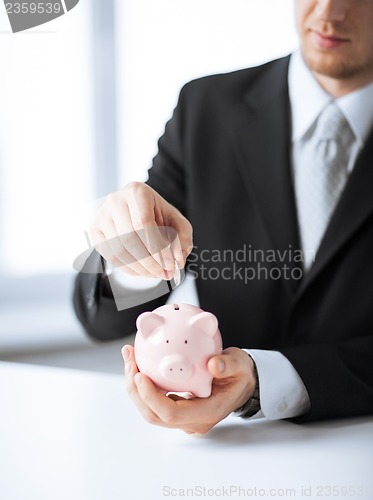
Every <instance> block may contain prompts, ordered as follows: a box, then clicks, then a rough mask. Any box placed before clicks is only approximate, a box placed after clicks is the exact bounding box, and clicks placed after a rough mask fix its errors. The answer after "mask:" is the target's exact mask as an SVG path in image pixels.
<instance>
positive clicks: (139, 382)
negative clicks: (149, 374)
mask: <svg viewBox="0 0 373 500" xmlns="http://www.w3.org/2000/svg"><path fill="white" fill-rule="evenodd" d="M135 384H136V385H137V386H139V385H141V384H142V376H141V375H140V373H136V375H135Z"/></svg>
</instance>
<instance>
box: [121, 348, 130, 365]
mask: <svg viewBox="0 0 373 500" xmlns="http://www.w3.org/2000/svg"><path fill="white" fill-rule="evenodd" d="M122 356H123V359H124V361H126V362H127V361H128V360H129V359H130V352H129V350H128V349H127V347H123V349H122Z"/></svg>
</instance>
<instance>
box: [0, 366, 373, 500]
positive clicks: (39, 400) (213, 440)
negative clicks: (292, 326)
mask: <svg viewBox="0 0 373 500" xmlns="http://www.w3.org/2000/svg"><path fill="white" fill-rule="evenodd" d="M372 472H373V418H359V419H354V420H341V421H332V422H321V423H317V424H307V425H302V426H301V425H295V424H292V423H290V422H286V421H279V422H270V421H268V420H264V419H262V420H256V421H251V422H248V421H243V420H241V419H237V418H234V417H229V418H228V419H226V420H225V421H224V422H221V423H220V424H219V425H218V426H216V427H215V428H214V429H213V430H212V431H210V433H208V434H207V435H205V436H197V437H195V436H190V435H187V434H184V433H183V432H182V431H179V430H169V429H164V428H160V427H155V426H152V425H150V424H148V423H146V422H145V421H143V420H142V418H141V417H140V416H139V415H138V413H137V410H136V409H135V408H134V407H133V405H132V403H131V401H130V400H129V398H128V396H127V394H126V392H125V388H124V377H122V376H117V375H107V374H102V373H93V372H92V373H90V372H80V371H77V370H67V369H61V368H46V367H39V366H33V365H23V364H17V363H6V362H4V363H0V500H137V499H139V500H158V499H164V498H185V497H187V498H191V497H192V498H193V497H197V498H297V499H300V498H315V499H320V498H350V499H354V500H356V499H359V498H364V499H368V500H372V499H373V474H372ZM329 487H330V488H331V489H330V490H329V489H328V488H329ZM333 487H334V490H333ZM345 488H350V489H349V490H346V489H345ZM286 490H288V491H286ZM346 492H347V493H346ZM345 493H346V494H345Z"/></svg>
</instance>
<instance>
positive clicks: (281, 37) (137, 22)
mask: <svg viewBox="0 0 373 500" xmlns="http://www.w3.org/2000/svg"><path fill="white" fill-rule="evenodd" d="M292 4H293V0H281V1H279V0H265V1H262V2H258V0H229V2H228V1H227V0H225V1H223V0H203V1H201V0H198V1H197V0H80V3H79V4H78V6H77V7H76V8H74V9H73V10H72V11H71V12H70V13H68V14H67V15H65V16H62V17H61V18H59V19H56V20H54V21H52V22H50V23H48V24H46V25H43V26H40V27H37V28H34V29H33V30H30V31H27V32H24V33H19V34H12V33H11V32H10V26H9V22H8V19H7V17H6V14H5V10H4V8H3V4H1V5H0V63H1V66H0V68H1V78H0V110H1V112H0V283H1V286H0V356H2V357H3V358H12V359H13V358H14V359H15V358H17V357H18V358H19V357H20V356H21V357H22V356H23V357H24V359H26V357H27V356H29V357H30V356H37V355H40V352H42V351H43V350H44V351H48V352H50V351H51V350H52V351H53V350H54V351H55V350H58V349H61V345H63V346H65V347H66V345H69V346H70V345H74V346H76V345H79V346H81V345H82V343H84V342H88V341H87V339H85V337H84V334H83V333H82V331H81V329H80V327H79V325H78V323H77V321H76V319H75V317H74V314H73V312H72V308H71V290H72V283H73V278H74V271H73V269H72V262H73V260H74V258H75V257H76V256H77V255H78V254H79V253H80V252H82V251H84V250H85V249H86V240H85V237H84V229H86V228H87V224H88V222H87V220H88V219H87V213H89V207H90V206H91V204H93V205H94V204H95V200H97V199H98V198H101V197H102V196H104V195H105V194H107V193H108V192H110V191H111V190H114V189H117V188H119V187H121V186H123V185H124V184H126V183H127V182H129V181H130V180H144V179H145V178H146V171H147V169H148V168H149V166H150V164H151V159H152V157H153V156H154V155H155V153H156V146H157V139H158V138H159V136H160V135H161V134H162V132H163V129H164V125H165V122H166V121H167V120H168V119H169V118H170V116H171V114H172V111H173V108H174V106H175V104H176V101H177V96H178V92H179V90H180V88H181V86H182V85H183V84H184V83H185V82H187V81H188V80H190V79H192V78H196V77H199V76H203V75H206V74H211V73H215V72H226V71H230V70H235V69H239V68H243V67H247V66H250V65H255V64H260V63H262V62H264V61H267V60H270V59H273V58H275V57H279V56H282V55H284V54H287V53H289V52H290V51H291V50H293V49H294V47H296V45H297V41H296V34H295V30H294V26H293V24H294V21H293V7H292ZM87 207H88V208H87ZM50 346H52V347H50ZM40 356H41V355H40ZM71 356H72V355H71V353H70V357H71ZM30 359H31V358H30ZM33 359H34V358H33Z"/></svg>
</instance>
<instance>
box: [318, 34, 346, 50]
mask: <svg viewBox="0 0 373 500" xmlns="http://www.w3.org/2000/svg"><path fill="white" fill-rule="evenodd" d="M311 35H312V37H313V39H314V41H315V43H316V44H317V46H318V47H320V48H322V49H335V48H337V47H341V46H342V45H345V44H346V43H349V42H350V40H349V39H348V38H341V37H338V36H326V35H323V34H322V33H320V32H319V31H314V30H311Z"/></svg>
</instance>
